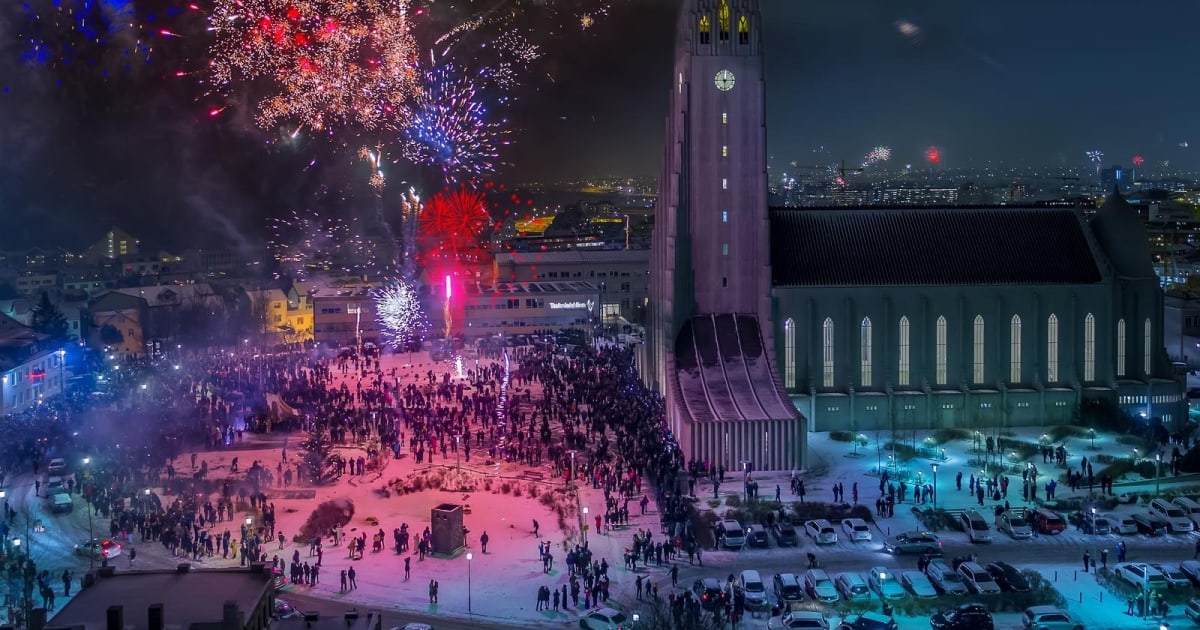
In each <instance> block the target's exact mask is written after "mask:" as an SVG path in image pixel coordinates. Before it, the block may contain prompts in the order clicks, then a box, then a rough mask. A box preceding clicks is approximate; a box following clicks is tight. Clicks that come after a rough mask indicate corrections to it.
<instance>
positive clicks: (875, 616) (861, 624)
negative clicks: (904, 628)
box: [838, 612, 900, 630]
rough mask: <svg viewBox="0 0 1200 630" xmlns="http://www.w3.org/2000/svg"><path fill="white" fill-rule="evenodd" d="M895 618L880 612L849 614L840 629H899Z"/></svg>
mask: <svg viewBox="0 0 1200 630" xmlns="http://www.w3.org/2000/svg"><path fill="white" fill-rule="evenodd" d="M899 628H900V626H899V624H897V623H896V620H895V619H892V618H891V617H885V616H884V615H881V614H879V613H874V612H865V613H863V614H861V615H847V616H846V618H845V619H842V624H841V625H840V626H838V630H899Z"/></svg>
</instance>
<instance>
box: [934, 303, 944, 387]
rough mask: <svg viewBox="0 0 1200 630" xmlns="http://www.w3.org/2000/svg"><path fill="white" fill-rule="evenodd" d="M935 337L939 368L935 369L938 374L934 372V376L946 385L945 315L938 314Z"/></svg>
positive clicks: (939, 383) (938, 382) (941, 383)
mask: <svg viewBox="0 0 1200 630" xmlns="http://www.w3.org/2000/svg"><path fill="white" fill-rule="evenodd" d="M934 337H935V341H936V343H937V348H935V350H936V352H935V354H936V357H935V358H936V362H937V369H936V370H935V372H936V374H934V378H935V379H936V380H937V384H938V385H945V384H946V318H945V317H942V316H940V315H939V316H938V318H937V329H936V331H935V333H934Z"/></svg>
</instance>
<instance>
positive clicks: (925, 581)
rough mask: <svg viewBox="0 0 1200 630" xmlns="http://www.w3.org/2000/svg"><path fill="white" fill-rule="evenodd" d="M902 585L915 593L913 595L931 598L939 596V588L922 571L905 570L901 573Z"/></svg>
mask: <svg viewBox="0 0 1200 630" xmlns="http://www.w3.org/2000/svg"><path fill="white" fill-rule="evenodd" d="M900 585H901V586H903V587H904V588H905V589H907V590H908V592H909V593H912V594H913V597H919V598H921V599H931V598H934V597H937V596H938V592H937V589H935V588H933V584H931V583H930V582H929V578H927V577H925V574H924V573H921V572H920V571H905V572H904V573H901V574H900Z"/></svg>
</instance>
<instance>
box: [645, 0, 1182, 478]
mask: <svg viewBox="0 0 1200 630" xmlns="http://www.w3.org/2000/svg"><path fill="white" fill-rule="evenodd" d="M761 26H762V18H761V14H760V12H759V3H758V1H757V0H684V6H683V9H682V11H681V14H680V19H679V23H678V31H677V34H676V42H677V44H676V57H675V72H674V75H673V76H672V84H671V88H670V90H671V96H670V112H669V115H668V117H667V134H666V142H665V146H664V154H663V174H662V177H661V178H660V180H659V189H660V191H659V197H658V206H657V207H656V209H655V231H654V240H653V246H652V252H651V276H650V308H649V320H648V326H647V342H646V345H645V347H644V352H645V355H644V356H643V357H642V368H643V378H644V379H645V380H646V382H647V384H648V385H649V386H650V387H652V388H654V389H655V390H657V391H659V392H660V393H661V394H662V395H663V398H664V403H665V406H666V411H667V422H668V428H669V429H671V430H672V431H673V432H674V433H675V434H676V437H677V438H678V441H679V444H680V445H681V447H682V448H683V449H684V451H685V453H686V454H687V455H688V457H689V458H691V459H694V460H699V461H706V462H711V463H713V464H722V465H724V466H725V467H726V469H727V470H741V469H743V468H747V469H749V468H753V469H760V470H762V469H769V470H789V469H798V468H802V467H803V466H804V465H805V464H806V455H807V453H806V449H807V432H808V431H829V430H833V429H838V430H847V431H853V432H872V431H877V430H878V431H900V430H904V431H908V432H909V433H912V432H915V431H928V430H933V429H937V428H943V427H961V428H968V429H970V428H981V429H982V428H987V427H997V426H1022V425H1025V426H1028V425H1034V426H1041V425H1048V424H1062V423H1069V422H1071V421H1072V420H1073V419H1075V418H1076V417H1077V414H1078V413H1079V409H1080V407H1081V405H1083V404H1084V403H1085V402H1088V401H1091V400H1097V399H1099V400H1108V401H1111V402H1113V403H1115V404H1117V405H1119V406H1120V408H1121V409H1122V410H1124V411H1126V412H1127V413H1130V414H1131V415H1133V416H1135V417H1142V418H1146V419H1151V418H1159V419H1161V420H1162V421H1163V422H1165V423H1166V424H1167V425H1168V426H1174V425H1175V423H1178V422H1182V421H1183V420H1184V419H1185V418H1186V397H1185V396H1184V395H1183V394H1184V391H1183V385H1182V383H1181V381H1180V380H1179V378H1178V377H1177V375H1176V373H1175V371H1174V369H1173V366H1172V364H1171V362H1170V360H1169V358H1168V357H1167V354H1166V352H1165V351H1164V349H1163V332H1162V323H1163V295H1162V291H1161V289H1160V287H1159V284H1158V279H1157V276H1156V275H1155V273H1154V270H1153V268H1152V266H1151V258H1150V251H1149V246H1148V242H1147V238H1146V231H1145V228H1144V226H1143V224H1142V222H1141V220H1140V218H1139V217H1138V216H1137V214H1136V212H1135V211H1134V210H1133V209H1132V208H1131V207H1130V206H1129V205H1128V204H1127V203H1126V202H1125V200H1124V199H1123V198H1122V197H1121V195H1120V193H1119V192H1115V193H1114V194H1113V196H1112V197H1110V198H1109V200H1108V201H1107V202H1106V203H1105V204H1104V205H1103V206H1102V207H1101V209H1100V210H1099V212H1098V213H1097V214H1096V216H1095V218H1093V219H1092V220H1091V222H1090V223H1089V222H1088V221H1087V220H1086V219H1085V218H1084V216H1083V215H1082V214H1081V213H1080V212H1079V210H1077V209H1070V208H1010V207H1004V208H949V207H944V208H912V207H909V208H870V209H846V208H839V209H823V210H812V209H792V208H777V209H769V208H768V207H767V169H766V138H767V135H766V122H765V108H766V99H765V86H764V79H763V56H762V55H763V47H762V37H761Z"/></svg>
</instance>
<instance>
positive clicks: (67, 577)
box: [62, 569, 74, 597]
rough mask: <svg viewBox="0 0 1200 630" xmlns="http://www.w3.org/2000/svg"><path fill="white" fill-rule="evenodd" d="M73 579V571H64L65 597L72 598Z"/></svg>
mask: <svg viewBox="0 0 1200 630" xmlns="http://www.w3.org/2000/svg"><path fill="white" fill-rule="evenodd" d="M73 579H74V576H72V575H71V570H70V569H63V572H62V583H63V597H70V596H71V580H73Z"/></svg>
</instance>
